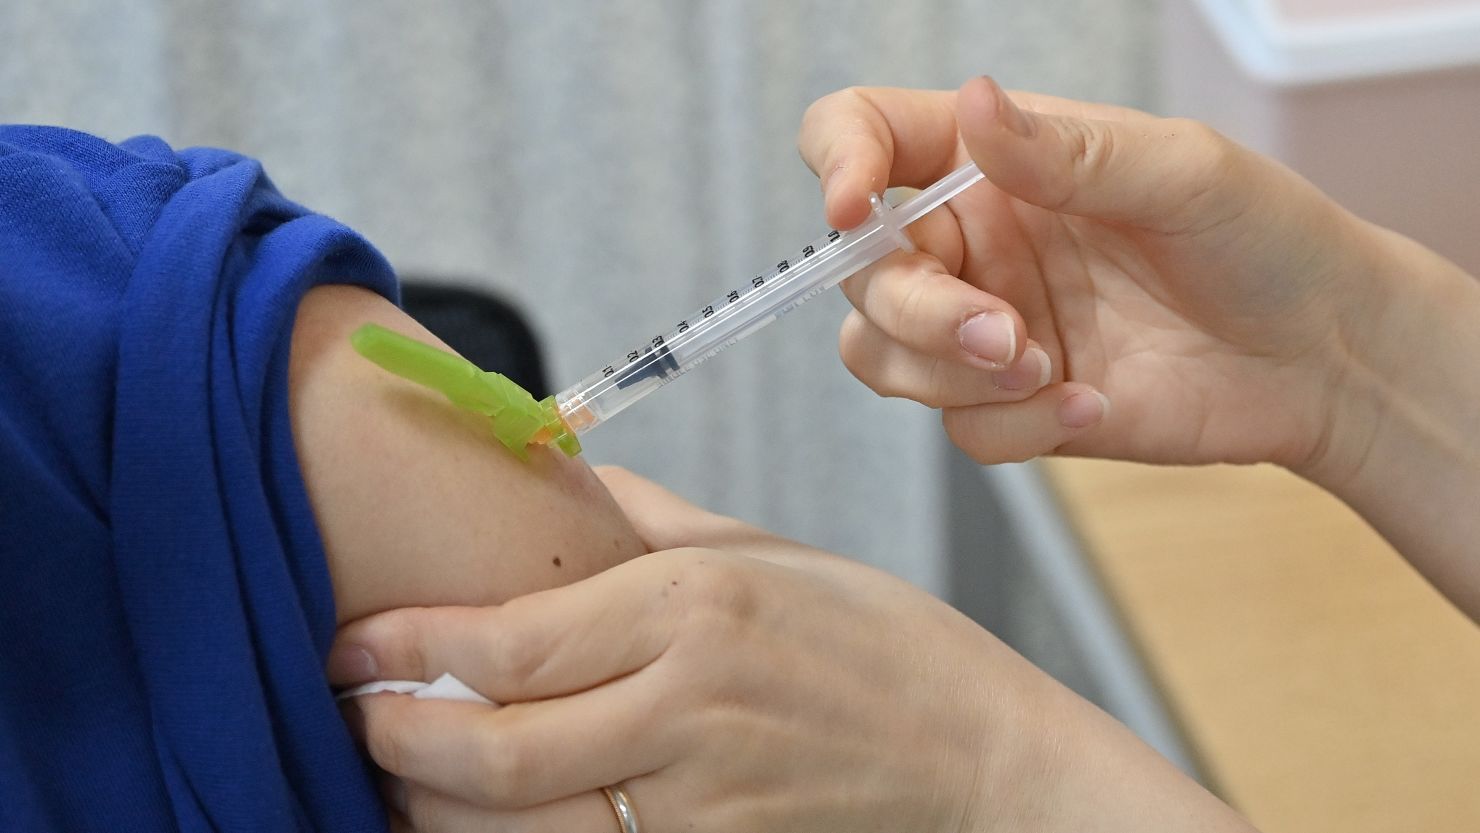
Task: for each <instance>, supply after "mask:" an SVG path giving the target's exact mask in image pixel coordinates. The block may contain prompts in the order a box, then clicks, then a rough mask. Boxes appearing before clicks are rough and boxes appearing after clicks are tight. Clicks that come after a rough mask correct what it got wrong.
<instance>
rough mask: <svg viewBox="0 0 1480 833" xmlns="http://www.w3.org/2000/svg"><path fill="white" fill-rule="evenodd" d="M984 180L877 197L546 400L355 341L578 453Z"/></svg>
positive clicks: (363, 334) (509, 442)
mask: <svg viewBox="0 0 1480 833" xmlns="http://www.w3.org/2000/svg"><path fill="white" fill-rule="evenodd" d="M981 179H982V172H981V171H980V170H979V169H978V168H977V167H976V165H974V164H967V165H964V166H962V167H960V168H957V169H956V170H955V171H952V172H951V173H950V174H948V175H946V176H945V177H944V178H943V179H941V180H940V181H939V182H936V183H935V184H934V185H931V186H930V187H928V188H926V189H925V190H923V191H921V192H919V193H918V194H916V195H915V196H913V197H911V198H909V199H908V200H905V201H904V202H902V203H900V204H899V205H898V206H895V207H893V208H890V207H889V206H888V205H886V204H885V203H884V201H883V200H882V199H880V198H879V197H878V196H876V195H875V196H871V197H870V198H869V199H870V203H871V204H872V206H873V217H872V218H871V219H870V220H869V221H868V222H865V223H864V224H863V225H861V226H859V227H857V228H855V229H852V230H851V231H846V232H840V231H830V232H828V233H827V235H826V236H824V237H822V238H820V239H818V240H816V241H814V242H812V243H810V244H808V245H806V246H803V247H802V249H801V251H800V252H798V253H797V255H795V256H793V257H791V258H788V259H786V260H783V261H781V262H779V263H777V264H776V268H774V269H772V270H771V271H770V272H768V273H766V274H763V275H757V276H756V277H754V278H751V279H750V283H749V285H747V286H743V287H740V288H737V289H732V290H730V291H729V292H728V293H726V294H725V295H723V296H722V297H719V298H716V299H715V300H714V301H711V302H710V303H708V304H705V305H704V306H703V307H701V308H700V309H699V310H697V311H695V312H694V314H693V315H690V316H689V317H688V318H685V319H683V320H682V321H679V322H678V324H677V326H675V327H674V328H673V329H672V330H671V331H669V332H667V333H664V334H662V335H656V336H653V337H652V338H651V339H649V340H648V341H647V342H645V343H643V344H642V345H641V346H639V347H637V348H635V349H633V350H629V351H628V352H627V354H626V355H625V356H623V357H621V358H619V359H617V360H616V361H614V362H612V363H611V364H609V365H606V366H605V367H603V368H601V369H600V370H598V371H596V372H595V373H593V374H591V375H590V376H587V377H586V378H585V379H582V380H581V381H580V382H578V383H576V384H575V385H572V386H571V387H569V388H566V389H565V390H564V391H561V392H560V393H558V394H556V395H555V396H553V397H549V398H547V399H545V400H544V401H541V402H536V401H535V399H534V397H532V396H530V395H529V393H528V392H526V391H525V390H524V389H523V388H521V387H519V386H518V385H517V384H515V383H514V382H513V381H511V380H509V379H508V378H506V377H504V376H502V375H500V374H498V373H488V372H485V371H482V370H479V369H478V368H477V367H475V366H474V365H473V364H472V363H471V362H469V361H467V360H466V359H463V358H462V357H460V356H457V355H454V354H451V353H446V352H443V351H441V350H438V349H436V348H435V347H432V346H430V345H426V344H422V343H420V342H418V341H415V340H413V339H410V338H407V337H405V336H403V335H400V334H399V333H394V332H391V331H390V330H387V329H385V328H383V327H378V326H376V325H373V324H367V325H366V326H364V327H361V328H360V329H359V330H357V331H356V332H355V334H354V335H353V336H352V338H351V340H352V341H353V343H354V346H355V349H356V350H358V351H360V353H362V354H363V355H365V356H366V357H367V358H369V359H370V360H371V361H374V362H375V363H376V364H379V365H380V366H381V367H383V368H385V369H387V370H389V371H391V372H392V373H396V374H398V375H400V376H404V377H406V378H408V379H411V380H413V381H415V382H418V383H420V384H423V385H426V386H427V387H430V388H433V389H436V390H438V391H441V392H442V393H443V394H445V395H446V396H447V398H449V399H451V400H452V401H453V402H455V403H457V404H458V405H460V406H462V407H464V408H467V409H469V410H472V411H476V412H478V413H480V414H483V415H485V416H487V417H489V418H490V419H492V420H493V432H494V435H495V436H497V437H498V439H499V441H500V442H502V443H503V444H504V445H505V446H507V447H508V448H509V450H510V451H512V452H514V453H515V454H517V455H519V456H520V457H523V456H525V448H526V446H528V445H530V444H544V445H549V444H553V445H556V446H557V447H559V448H560V449H561V450H562V451H564V452H565V453H566V454H569V455H572V456H573V455H575V454H577V453H579V452H580V449H581V445H580V442H579V441H578V440H577V439H576V437H577V435H579V434H584V433H586V432H587V431H590V430H591V429H592V428H595V427H596V426H598V425H600V424H601V423H603V422H606V421H607V420H609V419H611V418H612V417H613V416H614V415H616V414H617V413H618V412H620V411H622V410H623V409H625V408H626V407H627V406H629V405H631V404H632V403H634V402H636V401H637V400H639V399H641V398H643V397H644V396H647V395H648V394H649V393H652V392H653V391H655V390H657V389H658V388H660V387H662V386H663V385H665V384H667V383H668V382H671V381H673V380H674V379H677V378H678V377H679V376H682V375H683V374H685V373H687V372H689V371H690V370H692V369H693V368H695V367H698V366H699V365H700V364H702V363H703V362H704V360H705V359H708V358H710V357H711V356H714V355H716V354H718V353H719V352H720V351H722V350H724V349H725V348H726V347H729V346H730V345H732V344H734V343H735V342H737V341H739V340H740V339H742V338H744V337H746V336H748V335H750V334H751V333H753V332H755V331H756V330H759V329H760V328H762V327H764V326H766V325H767V324H769V323H771V322H772V321H775V320H776V319H777V318H780V317H781V316H783V315H785V314H786V313H788V312H790V311H792V310H793V309H796V308H797V307H798V306H800V305H801V304H803V303H805V302H806V301H808V300H810V299H812V298H814V297H816V296H817V295H818V294H819V293H821V292H822V291H823V290H826V289H829V288H831V287H833V286H836V285H837V284H838V283H839V282H840V281H842V280H843V279H844V278H846V277H848V276H849V275H852V274H853V273H855V272H857V271H859V270H860V269H863V268H864V267H865V266H868V265H869V264H871V263H874V262H875V261H877V260H879V259H880V258H883V257H884V256H885V255H887V254H889V253H890V252H893V251H894V250H896V249H905V250H907V251H913V250H914V246H913V245H912V244H911V243H910V239H909V238H908V237H907V236H905V233H904V227H905V226H907V225H909V224H910V223H913V222H914V221H916V220H918V219H920V218H921V217H923V216H925V215H926V214H928V213H930V212H931V210H933V209H935V208H936V207H937V206H939V205H941V204H942V203H944V202H945V201H946V200H949V199H950V198H952V197H954V196H956V195H957V194H959V193H961V192H962V191H964V190H966V189H967V188H968V187H970V186H971V185H973V184H975V183H976V182H978V181H979V180H981Z"/></svg>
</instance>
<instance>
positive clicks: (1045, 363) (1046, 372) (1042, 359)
mask: <svg viewBox="0 0 1480 833" xmlns="http://www.w3.org/2000/svg"><path fill="white" fill-rule="evenodd" d="M1052 375H1053V363H1052V362H1051V361H1050V360H1049V358H1048V354H1047V353H1045V352H1043V348H1041V347H1037V346H1033V347H1029V348H1028V349H1027V350H1024V351H1023V357H1022V358H1021V359H1018V361H1017V364H1015V365H1013V366H1012V367H1009V368H1008V369H1006V370H1004V371H1002V372H1001V373H994V374H992V382H993V384H995V385H996V386H997V387H998V388H1000V389H1001V390H1038V389H1039V388H1041V387H1043V386H1044V385H1046V384H1048V380H1049V377H1050V376H1052Z"/></svg>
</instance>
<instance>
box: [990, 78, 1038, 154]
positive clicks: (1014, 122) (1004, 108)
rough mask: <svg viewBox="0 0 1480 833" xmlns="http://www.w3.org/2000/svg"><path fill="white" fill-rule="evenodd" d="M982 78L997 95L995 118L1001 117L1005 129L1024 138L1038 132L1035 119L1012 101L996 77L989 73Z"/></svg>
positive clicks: (1028, 137)
mask: <svg viewBox="0 0 1480 833" xmlns="http://www.w3.org/2000/svg"><path fill="white" fill-rule="evenodd" d="M982 78H985V79H986V81H987V83H988V84H991V85H992V92H993V93H994V94H995V95H996V96H997V118H999V119H1001V120H1002V123H1003V124H1004V125H1006V126H1007V129H1008V130H1011V131H1012V132H1013V133H1016V134H1017V135H1019V136H1022V137H1023V138H1024V139H1031V138H1033V135H1034V134H1035V133H1037V132H1038V123H1037V121H1036V120H1035V119H1034V118H1033V117H1032V116H1030V115H1028V114H1027V113H1025V112H1023V111H1022V110H1021V109H1019V108H1018V106H1017V104H1015V103H1013V100H1012V98H1011V97H1010V96H1008V94H1007V92H1006V91H1004V90H1003V89H1002V86H1001V85H1000V84H998V83H997V79H995V78H993V77H992V76H990V75H983V76H982Z"/></svg>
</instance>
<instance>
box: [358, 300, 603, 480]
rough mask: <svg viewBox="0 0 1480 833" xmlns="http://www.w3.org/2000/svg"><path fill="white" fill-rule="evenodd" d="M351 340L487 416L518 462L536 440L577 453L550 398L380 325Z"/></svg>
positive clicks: (381, 360) (382, 363)
mask: <svg viewBox="0 0 1480 833" xmlns="http://www.w3.org/2000/svg"><path fill="white" fill-rule="evenodd" d="M349 340H350V344H352V345H354V348H355V350H356V351H357V352H358V353H359V354H360V355H362V356H364V357H365V358H367V359H369V360H370V361H372V362H375V363H376V364H378V365H380V366H381V367H383V368H385V369H386V370H389V371H390V372H392V373H394V374H396V375H397V376H401V377H404V378H406V379H410V380H411V381H413V382H416V383H417V384H419V385H425V386H426V387H429V388H431V389H432V390H435V391H439V392H441V393H442V394H443V395H444V396H446V397H447V398H448V399H450V400H452V402H453V404H455V405H457V406H458V407H461V408H466V409H468V410H469V411H473V412H475V413H479V414H483V415H484V416H486V417H488V418H489V419H490V420H492V423H493V435H494V436H495V437H498V441H499V442H501V443H503V444H504V447H505V448H508V449H509V450H510V451H512V452H514V454H515V455H516V456H518V457H519V459H521V460H528V459H529V452H528V451H527V448H528V447H529V446H530V445H532V444H535V443H540V444H554V445H555V446H556V447H557V448H559V449H560V450H561V451H564V452H565V454H566V456H568V457H574V456H576V455H577V454H580V453H581V443H580V440H578V439H576V435H575V434H574V433H573V432H572V431H571V430H570V427H569V426H567V425H566V424H565V420H563V419H561V418H560V411H559V409H558V408H556V406H555V397H553V396H550V397H546V398H545V399H543V400H540V401H536V400H535V398H534V397H533V396H531V395H530V393H529V391H527V390H525V389H524V388H521V387H519V385H517V384H515V383H514V381H513V380H512V379H510V378H509V377H507V376H505V375H503V374H501V373H492V372H489V371H484V370H479V369H478V367H477V365H475V364H473V363H472V362H470V361H468V360H467V359H464V358H463V357H461V356H456V355H453V354H452V353H448V352H445V351H442V350H438V349H437V348H435V347H433V346H431V345H430V344H423V343H421V342H420V341H417V340H416V339H414V338H408V337H406V336H403V335H401V334H400V333H397V332H394V331H392V330H387V329H386V328H385V327H382V326H380V325H378V324H366V325H364V326H362V327H360V328H359V329H358V330H355V332H354V334H353V335H351V336H350V337H349Z"/></svg>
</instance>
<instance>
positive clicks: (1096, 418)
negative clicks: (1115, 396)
mask: <svg viewBox="0 0 1480 833" xmlns="http://www.w3.org/2000/svg"><path fill="white" fill-rule="evenodd" d="M1109 415H1110V399H1109V397H1107V396H1105V394H1103V393H1100V392H1099V391H1097V390H1091V391H1085V392H1083V393H1076V394H1074V395H1072V396H1069V397H1066V398H1065V399H1064V401H1063V402H1060V403H1059V424H1060V425H1062V426H1064V427H1065V428H1088V427H1090V426H1091V425H1095V424H1097V423H1099V422H1103V421H1104V419H1105V417H1107V416H1109Z"/></svg>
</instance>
